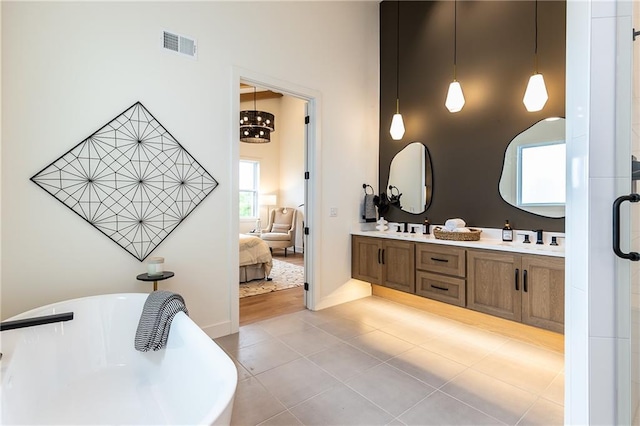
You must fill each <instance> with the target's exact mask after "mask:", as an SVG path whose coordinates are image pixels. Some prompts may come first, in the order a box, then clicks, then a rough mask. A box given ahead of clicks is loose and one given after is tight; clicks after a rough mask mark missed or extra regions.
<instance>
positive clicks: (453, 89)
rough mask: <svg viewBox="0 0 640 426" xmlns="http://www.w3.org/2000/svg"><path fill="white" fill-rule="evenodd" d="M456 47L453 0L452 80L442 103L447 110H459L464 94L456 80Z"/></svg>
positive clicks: (456, 33) (455, 20)
mask: <svg viewBox="0 0 640 426" xmlns="http://www.w3.org/2000/svg"><path fill="white" fill-rule="evenodd" d="M457 48H458V2H457V0H454V1H453V81H452V82H451V84H449V91H448V92H447V99H446V100H445V101H444V105H445V106H446V107H447V109H448V110H449V112H459V111H461V110H462V107H463V106H464V95H463V94H462V86H460V83H459V82H458V80H456V62H457V56H458V55H457V53H458V51H457Z"/></svg>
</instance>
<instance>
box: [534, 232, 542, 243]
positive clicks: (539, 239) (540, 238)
mask: <svg viewBox="0 0 640 426" xmlns="http://www.w3.org/2000/svg"><path fill="white" fill-rule="evenodd" d="M533 232H535V233H536V244H544V241H542V229H534V230H533Z"/></svg>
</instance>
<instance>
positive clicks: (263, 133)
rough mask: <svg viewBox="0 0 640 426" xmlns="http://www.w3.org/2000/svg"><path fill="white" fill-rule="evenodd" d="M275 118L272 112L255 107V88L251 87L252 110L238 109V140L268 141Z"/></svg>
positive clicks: (248, 141) (273, 129) (273, 128)
mask: <svg viewBox="0 0 640 426" xmlns="http://www.w3.org/2000/svg"><path fill="white" fill-rule="evenodd" d="M275 124H276V119H275V117H274V116H273V114H271V113H269V112H264V111H258V110H257V108H256V88H255V87H254V88H253V110H246V111H240V141H242V142H247V143H269V142H271V132H275V130H276V128H275Z"/></svg>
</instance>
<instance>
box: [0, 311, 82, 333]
mask: <svg viewBox="0 0 640 426" xmlns="http://www.w3.org/2000/svg"><path fill="white" fill-rule="evenodd" d="M72 319H73V312H64V313H62V314H53V315H43V316H41V317H32V318H25V319H19V320H14V321H4V322H2V323H0V331H7V330H13V329H16V328H25V327H34V326H36V325H43V324H52V323H54V322H61V321H70V320H72Z"/></svg>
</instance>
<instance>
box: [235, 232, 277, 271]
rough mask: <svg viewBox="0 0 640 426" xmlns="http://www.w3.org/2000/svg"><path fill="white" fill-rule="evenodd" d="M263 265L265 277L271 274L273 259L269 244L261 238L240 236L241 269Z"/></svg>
mask: <svg viewBox="0 0 640 426" xmlns="http://www.w3.org/2000/svg"><path fill="white" fill-rule="evenodd" d="M255 264H262V265H264V272H265V276H268V275H269V274H270V273H271V268H272V267H273V259H272V257H271V250H269V246H268V245H267V243H265V242H264V241H262V239H261V238H260V237H254V236H252V235H245V234H240V267H243V266H248V265H255Z"/></svg>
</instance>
